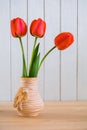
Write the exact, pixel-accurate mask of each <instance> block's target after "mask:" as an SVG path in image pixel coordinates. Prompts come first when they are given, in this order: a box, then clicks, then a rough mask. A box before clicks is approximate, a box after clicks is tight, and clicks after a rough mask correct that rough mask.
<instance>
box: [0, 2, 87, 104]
mask: <svg viewBox="0 0 87 130" xmlns="http://www.w3.org/2000/svg"><path fill="white" fill-rule="evenodd" d="M14 17H21V18H23V19H24V20H25V21H26V22H27V23H28V26H29V25H30V23H31V21H32V20H33V19H36V18H39V17H41V18H43V19H45V21H46V22H47V31H46V35H45V38H42V39H39V40H40V42H41V48H40V49H41V53H42V56H43V55H44V54H45V53H46V52H47V51H48V50H49V49H50V48H51V47H53V45H54V37H55V36H56V35H57V34H58V33H60V32H63V31H70V32H71V33H73V34H74V37H75V42H74V44H73V45H72V46H71V47H70V48H68V49H66V50H64V51H61V52H60V51H58V50H57V49H56V50H55V51H54V52H53V53H52V54H50V55H49V56H48V58H47V59H46V61H45V63H44V65H43V66H42V68H41V71H40V73H39V76H38V79H39V91H40V93H41V96H42V97H43V99H44V100H58V101H59V100H87V0H0V101H11V100H13V98H14V95H15V93H16V92H17V90H18V88H19V86H20V76H21V69H22V68H21V61H22V59H21V50H20V45H19V41H18V39H16V38H13V37H12V36H11V33H10V20H11V19H12V18H14ZM28 32H29V31H28ZM23 42H24V48H25V50H26V58H27V59H28V60H27V63H28V62H29V57H30V54H31V49H32V45H33V37H32V36H31V35H30V34H29V33H28V35H27V36H26V37H24V38H23Z"/></svg>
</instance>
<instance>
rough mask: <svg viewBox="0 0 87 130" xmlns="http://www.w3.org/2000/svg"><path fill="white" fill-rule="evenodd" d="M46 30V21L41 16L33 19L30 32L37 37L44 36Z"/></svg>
mask: <svg viewBox="0 0 87 130" xmlns="http://www.w3.org/2000/svg"><path fill="white" fill-rule="evenodd" d="M45 31H46V23H45V21H43V20H42V19H41V18H39V19H37V20H33V21H32V23H31V25H30V33H31V35H32V36H35V37H40V38H41V37H43V36H44V34H45Z"/></svg>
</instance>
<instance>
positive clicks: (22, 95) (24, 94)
mask: <svg viewBox="0 0 87 130" xmlns="http://www.w3.org/2000/svg"><path fill="white" fill-rule="evenodd" d="M27 99H28V91H27V90H26V89H24V88H23V87H20V88H19V90H18V92H17V94H16V96H15V98H14V104H13V105H14V107H15V108H17V109H18V110H22V103H23V102H24V101H26V100H27Z"/></svg>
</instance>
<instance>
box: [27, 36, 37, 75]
mask: <svg viewBox="0 0 87 130" xmlns="http://www.w3.org/2000/svg"><path fill="white" fill-rule="evenodd" d="M36 43H37V37H35V40H34V45H33V50H32V55H31V60H30V65H29V73H30V70H31V67H32V64H33V63H32V62H33V54H34V49H35V46H36ZM28 76H29V75H28Z"/></svg>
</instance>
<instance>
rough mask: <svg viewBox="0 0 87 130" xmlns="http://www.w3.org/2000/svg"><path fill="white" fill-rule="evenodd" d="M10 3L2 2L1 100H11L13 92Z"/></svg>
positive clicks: (0, 26)
mask: <svg viewBox="0 0 87 130" xmlns="http://www.w3.org/2000/svg"><path fill="white" fill-rule="evenodd" d="M5 3H6V4H5ZM9 4H10V3H9V0H7V1H5V0H3V1H2V2H1V4H0V19H1V20H0V88H1V90H0V101H9V100H10V94H11V93H10V91H11V89H10V30H9Z"/></svg>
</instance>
